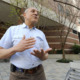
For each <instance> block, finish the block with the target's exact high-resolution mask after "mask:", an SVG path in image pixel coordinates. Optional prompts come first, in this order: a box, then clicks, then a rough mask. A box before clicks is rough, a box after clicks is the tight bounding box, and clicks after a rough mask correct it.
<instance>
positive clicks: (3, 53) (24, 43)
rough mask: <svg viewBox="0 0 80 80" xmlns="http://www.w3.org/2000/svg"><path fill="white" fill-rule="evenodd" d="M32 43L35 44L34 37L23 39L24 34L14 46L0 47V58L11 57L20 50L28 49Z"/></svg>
mask: <svg viewBox="0 0 80 80" xmlns="http://www.w3.org/2000/svg"><path fill="white" fill-rule="evenodd" d="M34 44H35V39H34V38H28V39H25V36H24V37H23V39H22V40H21V41H20V42H19V43H18V44H17V45H16V46H14V47H12V48H9V49H4V48H2V47H0V59H6V58H9V57H11V56H12V55H13V54H15V53H16V52H22V51H24V50H26V49H30V48H32V47H33V45H34Z"/></svg>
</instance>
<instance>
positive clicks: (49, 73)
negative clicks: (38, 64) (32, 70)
mask: <svg viewBox="0 0 80 80" xmlns="http://www.w3.org/2000/svg"><path fill="white" fill-rule="evenodd" d="M43 66H44V70H45V74H46V78H47V80H64V78H65V76H66V74H67V71H68V70H69V68H70V65H69V63H58V62H56V59H47V60H46V61H43ZM9 75H10V63H9V62H6V63H5V62H0V80H9Z"/></svg>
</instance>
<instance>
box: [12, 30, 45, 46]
mask: <svg viewBox="0 0 80 80" xmlns="http://www.w3.org/2000/svg"><path fill="white" fill-rule="evenodd" d="M24 35H25V37H26V39H28V38H30V37H34V38H35V40H36V43H35V46H38V47H42V46H43V42H44V38H43V35H42V34H41V33H40V32H38V31H36V30H29V29H19V30H15V31H14V34H13V37H12V42H13V46H14V45H17V44H18V43H19V42H20V41H21V40H22V38H23V36H24Z"/></svg>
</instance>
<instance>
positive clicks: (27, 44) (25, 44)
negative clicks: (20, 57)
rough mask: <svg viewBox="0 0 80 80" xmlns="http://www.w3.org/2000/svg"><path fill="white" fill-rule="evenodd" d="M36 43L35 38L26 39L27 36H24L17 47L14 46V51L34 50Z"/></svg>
mask: <svg viewBox="0 0 80 80" xmlns="http://www.w3.org/2000/svg"><path fill="white" fill-rule="evenodd" d="M35 41H36V40H35V39H34V38H28V39H25V35H24V36H23V38H22V40H21V41H20V42H19V43H18V44H17V45H16V46H14V47H13V49H14V51H15V52H22V51H24V50H26V49H30V48H33V45H34V44H35Z"/></svg>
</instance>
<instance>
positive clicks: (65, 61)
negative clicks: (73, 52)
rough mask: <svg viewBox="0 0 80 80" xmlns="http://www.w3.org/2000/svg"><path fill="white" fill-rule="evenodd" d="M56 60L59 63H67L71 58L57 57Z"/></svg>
mask: <svg viewBox="0 0 80 80" xmlns="http://www.w3.org/2000/svg"><path fill="white" fill-rule="evenodd" d="M56 62H60V63H69V62H73V61H72V60H69V59H59V60H57V61H56Z"/></svg>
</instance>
